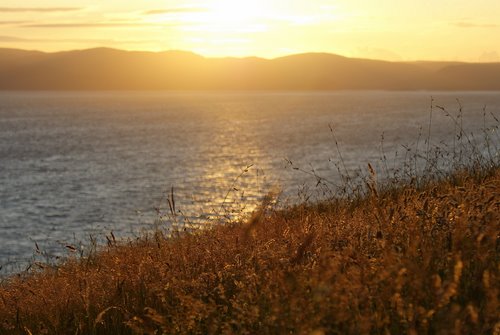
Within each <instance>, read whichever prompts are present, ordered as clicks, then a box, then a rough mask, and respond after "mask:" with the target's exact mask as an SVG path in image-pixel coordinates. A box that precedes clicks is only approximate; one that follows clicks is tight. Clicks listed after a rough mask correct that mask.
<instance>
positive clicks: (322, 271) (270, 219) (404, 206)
mask: <svg viewBox="0 0 500 335" xmlns="http://www.w3.org/2000/svg"><path fill="white" fill-rule="evenodd" d="M369 184H370V185H369V189H370V190H371V191H370V193H369V194H368V195H366V196H364V197H362V198H358V199H355V200H350V201H346V200H332V201H329V202H324V203H320V204H315V205H305V204H304V205H300V206H296V207H293V208H289V209H286V210H279V211H278V210H273V209H272V208H270V207H269V205H268V204H269V202H266V201H265V203H264V204H263V206H262V207H261V209H260V210H259V211H257V212H256V213H255V214H254V216H253V217H252V218H250V219H249V220H248V221H246V222H241V223H237V224H231V225H219V226H215V227H214V228H213V229H210V230H207V231H200V232H197V233H192V234H177V235H175V236H174V237H172V238H166V237H165V236H164V235H162V234H161V233H157V234H155V235H154V236H149V237H144V238H143V239H141V240H137V241H133V242H129V243H127V244H120V243H115V242H114V241H113V238H112V237H111V236H110V243H109V245H108V247H107V248H105V249H104V250H101V251H100V252H97V253H95V254H93V255H90V256H89V257H87V258H84V259H81V260H76V259H74V260H70V261H68V262H67V263H66V264H65V265H63V266H60V267H57V268H45V269H44V270H42V271H41V272H39V273H36V274H31V275H19V276H15V277H12V278H10V279H9V280H8V281H6V282H4V283H3V284H2V285H1V286H0V334H132V333H137V334H177V333H183V334H184V333H189V334H233V333H237V334H285V333H297V334H417V333H422V334H425V333H431V334H499V332H500V317H499V315H500V301H499V293H500V272H499V271H500V263H499V258H500V244H499V235H498V232H499V231H500V193H499V190H500V169H498V168H490V169H477V170H476V171H473V172H470V171H469V172H456V173H453V174H450V175H448V176H447V177H446V178H444V179H442V180H440V181H429V182H427V183H425V185H420V186H419V187H416V186H414V185H415V184H414V183H411V182H410V183H407V184H402V185H399V186H397V187H391V188H389V189H387V190H385V191H382V190H381V188H379V187H378V186H377V185H376V184H375V182H374V180H372V182H370V183H369Z"/></svg>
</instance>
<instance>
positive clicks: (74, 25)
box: [21, 22, 171, 28]
mask: <svg viewBox="0 0 500 335" xmlns="http://www.w3.org/2000/svg"><path fill="white" fill-rule="evenodd" d="M166 25H169V26H170V25H171V24H165V23H161V24H154V23H136V22H121V23H120V22H116V23H86V22H82V23H37V24H26V25H22V26H21V27H25V28H116V27H132V28H134V27H136V28H140V27H158V26H166Z"/></svg>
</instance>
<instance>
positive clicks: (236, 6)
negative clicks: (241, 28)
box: [207, 0, 269, 24]
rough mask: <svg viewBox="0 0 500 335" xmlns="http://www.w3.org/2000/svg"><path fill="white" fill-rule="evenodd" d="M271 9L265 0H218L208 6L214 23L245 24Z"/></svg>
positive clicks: (209, 15)
mask: <svg viewBox="0 0 500 335" xmlns="http://www.w3.org/2000/svg"><path fill="white" fill-rule="evenodd" d="M267 11H269V5H267V6H265V4H264V1H261V0H253V1H244V0H243V1H241V0H240V1H235V0H218V1H214V2H212V4H211V5H209V7H208V12H207V14H208V15H207V17H209V18H210V21H212V22H213V23H222V24H245V23H253V22H255V21H258V20H259V18H262V17H263V15H264V14H265V13H266V12H267Z"/></svg>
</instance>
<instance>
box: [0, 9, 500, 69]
mask: <svg viewBox="0 0 500 335" xmlns="http://www.w3.org/2000/svg"><path fill="white" fill-rule="evenodd" d="M499 18H500V1H499V0H475V1H470V0H437V1H436V0H434V1H431V0H420V1H415V0H411V1H410V0H378V1H374V0H330V1H326V0H274V1H273V0H251V1H239V0H206V1H196V0H191V1H190V0H188V1H180V0H163V1H160V0H148V1H137V0H106V1H102V0H74V1H68V0H47V1H39V0H23V1H19V0H0V47H5V48H20V49H33V50H43V51H59V50H70V49H85V48H92V47H101V46H106V47H112V48H119V49H127V50H146V51H164V50H172V49H175V50H187V51H193V52H196V53H199V54H201V55H204V56H237V57H242V56H260V57H266V58H273V57H277V56H281V55H286V54H292V53H302V52H313V51H314V52H330V53H336V54H341V55H345V56H349V57H364V58H376V59H386V60H460V61H474V62H476V61H480V62H491V61H500V43H499V41H500V19H499Z"/></svg>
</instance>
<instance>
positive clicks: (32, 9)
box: [0, 7, 83, 13]
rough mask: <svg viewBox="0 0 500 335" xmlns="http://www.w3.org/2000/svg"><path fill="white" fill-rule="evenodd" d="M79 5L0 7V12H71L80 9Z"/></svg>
mask: <svg viewBox="0 0 500 335" xmlns="http://www.w3.org/2000/svg"><path fill="white" fill-rule="evenodd" d="M82 9H83V8H81V7H0V12H3V13H19V12H41V13H50V12H73V11H79V10H82Z"/></svg>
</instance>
